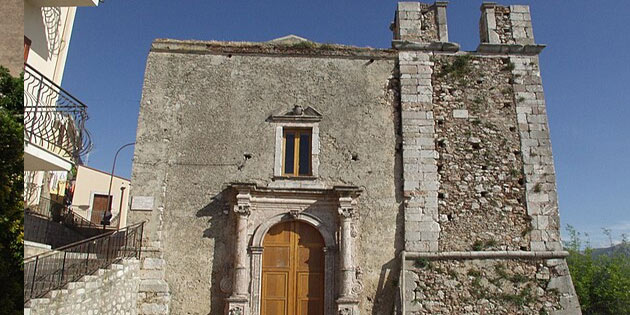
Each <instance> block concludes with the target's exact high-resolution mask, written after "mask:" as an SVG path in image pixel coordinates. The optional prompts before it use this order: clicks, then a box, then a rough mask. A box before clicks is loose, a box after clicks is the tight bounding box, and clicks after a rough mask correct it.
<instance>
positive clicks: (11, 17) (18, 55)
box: [0, 0, 24, 76]
mask: <svg viewBox="0 0 630 315" xmlns="http://www.w3.org/2000/svg"><path fill="white" fill-rule="evenodd" d="M0 30H2V36H0V66H3V67H5V68H7V69H9V71H10V72H11V75H13V76H19V74H20V73H21V72H22V69H23V65H24V55H23V52H24V48H23V47H24V46H23V45H24V1H23V0H5V1H2V8H1V9H0Z"/></svg>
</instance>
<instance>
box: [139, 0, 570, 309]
mask: <svg viewBox="0 0 630 315" xmlns="http://www.w3.org/2000/svg"><path fill="white" fill-rule="evenodd" d="M446 7H447V4H446V2H436V3H433V4H424V3H418V2H401V3H399V4H398V7H397V10H396V12H395V15H394V21H393V23H392V25H391V29H392V31H393V41H392V48H391V49H372V48H358V47H351V46H344V45H333V44H318V43H314V42H311V41H308V40H305V39H303V38H299V37H297V36H287V37H284V38H279V39H277V40H273V41H270V42H265V43H250V42H216V41H180V40H170V39H159V40H156V41H154V43H153V44H152V47H151V51H150V53H149V57H148V60H147V67H146V73H145V81H144V87H143V96H142V103H141V108H140V116H139V121H138V131H137V139H136V148H135V156H134V165H133V171H132V188H131V198H132V203H131V208H130V211H129V216H128V222H129V223H130V224H133V223H135V222H140V221H147V225H146V227H145V236H144V240H145V244H146V247H145V248H144V249H143V257H144V258H143V262H142V270H141V276H142V278H143V279H142V282H141V284H140V290H141V291H142V292H141V294H140V299H141V300H140V301H139V304H138V305H139V306H138V307H139V311H140V313H146V314H149V313H173V314H252V315H254V314H255V315H258V314H265V315H269V314H309V315H310V314H322V315H323V314H327V315H331V314H354V315H357V314H398V313H403V314H466V313H470V314H473V313H476V314H478V313H491V314H499V313H501V314H503V313H522V314H579V313H580V309H579V305H578V303H577V298H576V296H575V291H574V289H573V285H572V283H571V278H570V276H569V274H568V269H567V266H566V262H565V261H564V257H566V255H567V253H566V252H565V251H563V249H562V246H561V242H560V234H559V217H558V206H557V194H556V186H555V174H554V167H553V159H552V155H551V144H550V140H549V132H548V126H547V116H546V110H545V108H546V105H545V100H544V93H543V89H542V81H541V78H540V71H539V68H538V66H539V64H538V54H539V53H540V52H541V51H542V49H543V48H544V45H539V44H536V43H535V41H534V37H533V32H532V26H531V18H530V13H529V8H528V7H527V6H520V5H514V6H500V5H497V4H494V3H484V4H483V5H482V7H481V18H480V24H479V26H480V38H481V40H480V42H481V43H480V45H479V47H478V49H477V50H476V51H473V52H463V51H459V46H458V45H457V44H456V43H452V42H449V40H448V30H447V29H448V27H447V21H446Z"/></svg>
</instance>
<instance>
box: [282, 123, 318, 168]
mask: <svg viewBox="0 0 630 315" xmlns="http://www.w3.org/2000/svg"><path fill="white" fill-rule="evenodd" d="M311 133H312V131H311V129H284V133H283V137H282V143H283V145H282V147H283V157H282V161H283V163H282V174H283V175H286V176H310V175H312V174H311Z"/></svg>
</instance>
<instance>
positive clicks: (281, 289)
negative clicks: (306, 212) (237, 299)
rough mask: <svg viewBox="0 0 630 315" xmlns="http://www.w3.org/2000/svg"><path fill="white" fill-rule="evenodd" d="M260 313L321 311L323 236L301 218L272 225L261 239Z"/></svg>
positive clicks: (283, 314)
mask: <svg viewBox="0 0 630 315" xmlns="http://www.w3.org/2000/svg"><path fill="white" fill-rule="evenodd" d="M263 246H264V249H263V259H262V260H263V263H262V301H261V302H262V305H261V306H262V307H261V315H323V314H324V250H323V248H324V240H323V238H322V236H321V234H320V233H319V231H317V230H316V229H315V228H314V227H312V226H310V225H309V224H307V223H303V222H300V221H287V222H282V223H278V224H276V225H274V226H273V227H271V228H270V229H269V231H268V232H267V234H266V235H265V238H264V240H263Z"/></svg>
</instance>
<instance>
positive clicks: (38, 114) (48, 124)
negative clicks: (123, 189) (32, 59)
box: [24, 64, 92, 160]
mask: <svg viewBox="0 0 630 315" xmlns="http://www.w3.org/2000/svg"><path fill="white" fill-rule="evenodd" d="M87 119H88V115H87V106H86V105H85V104H83V103H82V102H81V101H79V100H78V99H77V98H76V97H74V96H72V95H71V94H70V93H68V92H67V91H66V90H64V89H62V88H61V87H60V86H58V85H57V84H55V83H54V82H53V81H51V80H50V79H48V78H47V77H46V76H45V75H43V74H41V73H40V72H39V71H37V70H35V69H34V68H33V67H31V66H29V65H28V64H25V65H24V136H25V139H26V140H27V141H29V142H30V143H33V144H35V145H37V146H40V147H42V148H44V149H46V150H48V151H51V152H54V153H56V154H59V155H62V156H67V157H69V158H72V159H74V160H77V159H78V158H79V157H80V156H81V155H83V154H85V153H87V152H89V151H90V150H91V149H92V142H91V140H90V134H89V133H88V131H87V129H86V128H85V122H86V120H87Z"/></svg>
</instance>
